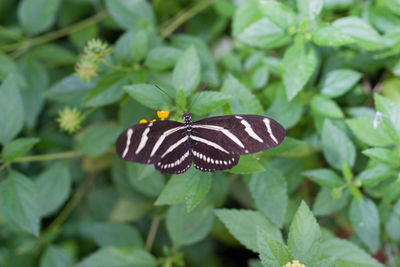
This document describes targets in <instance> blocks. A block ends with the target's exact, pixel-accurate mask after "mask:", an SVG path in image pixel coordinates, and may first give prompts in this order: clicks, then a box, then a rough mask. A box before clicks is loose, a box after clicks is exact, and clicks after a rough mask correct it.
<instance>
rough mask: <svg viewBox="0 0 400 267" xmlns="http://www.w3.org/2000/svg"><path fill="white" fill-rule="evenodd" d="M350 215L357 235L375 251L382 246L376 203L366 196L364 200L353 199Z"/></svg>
mask: <svg viewBox="0 0 400 267" xmlns="http://www.w3.org/2000/svg"><path fill="white" fill-rule="evenodd" d="M349 217H350V221H351V224H352V225H353V228H354V230H355V231H356V234H357V236H358V237H359V238H360V239H361V241H362V242H363V243H364V244H365V245H367V247H368V248H369V249H370V250H371V251H372V252H373V253H376V251H377V250H378V249H379V246H380V244H379V243H380V241H379V235H380V227H379V224H380V220H379V213H378V209H377V207H376V205H375V203H374V202H373V201H372V200H370V199H368V198H366V197H364V198H363V200H362V201H358V200H357V199H353V201H352V202H351V206H350V211H349Z"/></svg>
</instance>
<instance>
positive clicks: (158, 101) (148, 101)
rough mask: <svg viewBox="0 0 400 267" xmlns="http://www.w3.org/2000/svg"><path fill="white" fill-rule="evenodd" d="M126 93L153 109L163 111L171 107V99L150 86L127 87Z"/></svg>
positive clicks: (136, 85)
mask: <svg viewBox="0 0 400 267" xmlns="http://www.w3.org/2000/svg"><path fill="white" fill-rule="evenodd" d="M125 91H126V92H127V93H128V94H129V95H130V96H131V97H132V98H134V99H135V100H136V101H138V102H139V103H141V104H143V105H145V106H146V107H149V108H151V109H156V110H157V109H158V110H160V109H163V108H165V107H168V106H170V105H171V99H170V98H169V97H168V96H166V95H165V94H164V93H163V92H161V91H160V90H158V89H157V88H155V87H154V86H153V85H150V84H135V85H129V86H125Z"/></svg>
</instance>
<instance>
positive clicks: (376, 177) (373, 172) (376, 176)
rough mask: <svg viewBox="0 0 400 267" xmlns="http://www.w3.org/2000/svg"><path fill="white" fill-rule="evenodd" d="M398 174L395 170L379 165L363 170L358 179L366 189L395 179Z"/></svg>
mask: <svg viewBox="0 0 400 267" xmlns="http://www.w3.org/2000/svg"><path fill="white" fill-rule="evenodd" d="M396 174H397V172H396V171H395V169H393V168H391V167H389V166H387V165H384V164H377V165H375V166H373V167H371V168H368V169H365V170H363V171H362V172H361V173H360V174H359V175H358V176H357V178H358V180H360V181H361V182H362V185H363V186H364V187H371V186H374V185H376V184H378V183H380V182H381V181H383V180H385V179H388V178H390V177H395V176H396Z"/></svg>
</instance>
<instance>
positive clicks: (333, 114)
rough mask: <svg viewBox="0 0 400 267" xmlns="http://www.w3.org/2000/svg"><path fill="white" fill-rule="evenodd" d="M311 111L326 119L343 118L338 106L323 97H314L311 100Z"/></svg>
mask: <svg viewBox="0 0 400 267" xmlns="http://www.w3.org/2000/svg"><path fill="white" fill-rule="evenodd" d="M311 110H312V111H313V112H314V113H315V114H318V115H322V116H324V117H328V118H339V119H341V118H343V117H344V114H343V112H342V110H341V109H340V107H339V105H338V104H337V103H336V102H335V101H333V100H332V99H330V98H328V97H327V96H325V95H320V94H318V95H315V96H313V98H312V99H311Z"/></svg>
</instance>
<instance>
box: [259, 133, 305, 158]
mask: <svg viewBox="0 0 400 267" xmlns="http://www.w3.org/2000/svg"><path fill="white" fill-rule="evenodd" d="M312 151H313V148H312V147H311V145H310V144H308V143H307V142H305V141H303V140H298V139H294V138H292V137H289V136H286V137H285V139H284V140H283V142H282V143H281V144H280V145H279V146H277V147H274V148H271V149H268V150H267V151H265V152H263V153H264V154H265V155H270V156H279V157H287V158H299V157H303V156H306V155H309V154H311V153H312Z"/></svg>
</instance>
